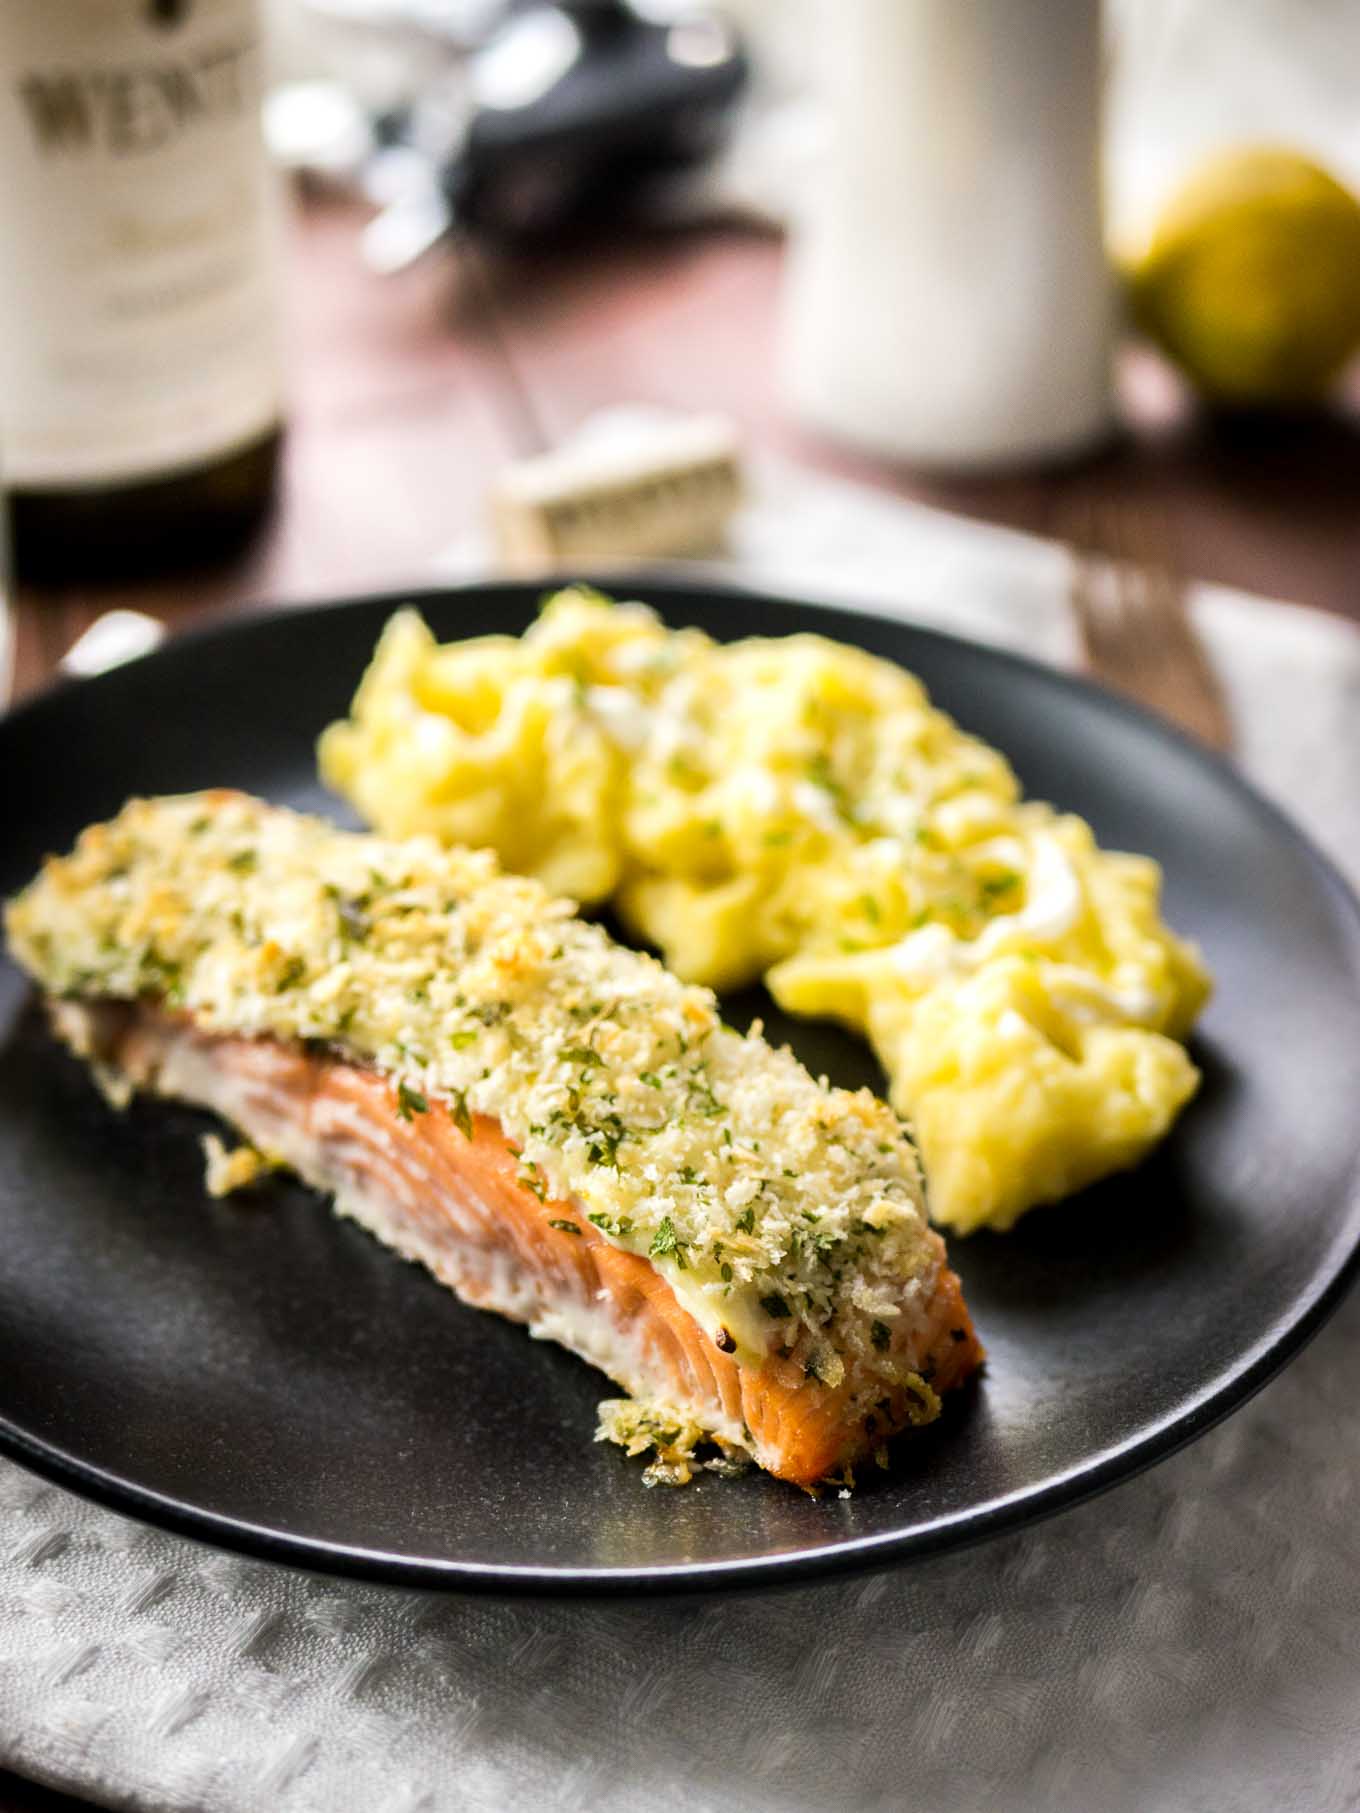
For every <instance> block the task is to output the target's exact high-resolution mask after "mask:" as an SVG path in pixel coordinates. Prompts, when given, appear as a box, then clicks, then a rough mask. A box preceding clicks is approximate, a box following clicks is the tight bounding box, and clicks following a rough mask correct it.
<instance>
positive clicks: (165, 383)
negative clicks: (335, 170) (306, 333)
mask: <svg viewBox="0 0 1360 1813" xmlns="http://www.w3.org/2000/svg"><path fill="white" fill-rule="evenodd" d="M261 39H262V21H261V14H260V4H259V0H38V3H37V4H34V0H0V480H3V483H4V486H5V489H6V491H7V493H8V495H9V501H10V510H11V521H12V532H13V539H14V559H15V565H16V569H17V571H18V573H19V576H20V577H21V578H31V579H35V580H39V581H43V580H47V581H57V582H59V581H62V580H67V579H74V578H88V577H98V576H104V575H106V576H109V577H115V576H117V577H130V576H133V575H135V574H137V573H144V572H151V571H155V570H164V569H166V568H168V567H171V566H176V565H192V564H196V563H198V562H200V561H205V560H210V559H213V558H217V557H219V556H221V555H224V554H226V553H227V552H229V551H231V550H232V549H233V548H234V547H236V546H238V545H240V544H241V543H242V542H243V541H244V539H245V538H246V536H247V535H248V534H249V532H250V531H251V530H252V529H253V528H254V527H255V526H257V524H258V523H259V522H260V520H261V519H262V517H263V516H264V514H265V512H266V511H267V509H268V506H269V504H270V502H271V500H272V496H273V492H274V487H275V478H276V471H277V466H278V454H279V445H280V438H281V420H282V417H281V407H280V380H281V362H280V349H279V344H278V283H277V278H278V218H277V192H276V188H275V184H274V182H273V180H272V172H271V170H270V167H269V164H268V161H267V158H266V154H265V148H264V140H263V133H262V127H261V119H260V102H261V85H262V76H263V70H262V59H263V47H262V42H261Z"/></svg>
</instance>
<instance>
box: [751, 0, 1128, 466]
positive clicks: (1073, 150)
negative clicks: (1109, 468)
mask: <svg viewBox="0 0 1360 1813" xmlns="http://www.w3.org/2000/svg"><path fill="white" fill-rule="evenodd" d="M820 22H821V28H822V31H823V33H824V59H823V62H824V77H825V96H826V102H827V106H828V111H829V116H830V119H829V124H830V132H831V138H830V142H829V144H828V147H827V150H826V153H825V155H824V158H823V160H822V163H821V165H820V166H819V169H818V181H817V183H816V186H815V190H814V193H813V194H812V195H811V196H810V197H809V206H808V211H807V216H806V219H805V220H804V221H803V222H802V223H801V225H800V226H799V227H798V228H797V230H796V231H795V235H794V240H793V245H792V248H791V252H790V265H789V272H788V278H787V294H786V308H785V319H784V324H783V326H784V335H783V349H782V354H783V383H784V389H785V393H786V395H787V397H788V399H789V401H790V403H791V405H792V407H793V409H794V411H795V412H796V413H797V414H798V415H799V416H800V417H801V418H802V419H803V420H804V421H806V422H807V423H808V424H810V425H811V426H814V427H817V428H821V429H824V430H826V431H827V432H829V433H831V434H833V435H835V436H837V437H840V438H842V439H844V440H847V441H850V442H854V443H857V444H859V445H861V446H863V447H866V448H869V449H871V450H873V451H875V452H878V453H883V454H887V455H889V456H891V457H896V458H901V459H905V460H910V461H915V462H920V463H922V464H927V465H932V466H939V467H950V468H964V469H966V468H977V467H988V466H1004V465H1009V464H1014V463H1019V462H1023V461H1034V460H1042V459H1049V458H1055V457H1059V456H1062V455H1065V454H1069V453H1073V452H1076V451H1078V450H1080V449H1081V448H1083V447H1085V446H1087V445H1089V444H1091V443H1093V442H1095V441H1097V440H1098V439H1100V438H1101V437H1102V436H1103V435H1104V434H1105V433H1106V432H1107V430H1108V427H1109V422H1110V407H1111V404H1110V374H1109V361H1110V343H1111V329H1112V319H1113V306H1112V290H1111V281H1110V275H1109V270H1108V266H1107V262H1106V258H1105V253H1104V248H1103V244H1102V238H1101V221H1100V169H1099V150H1100V147H1099V114H1100V106H1099V99H1100V6H1099V0H825V3H824V5H823V8H822V12H821V14H820Z"/></svg>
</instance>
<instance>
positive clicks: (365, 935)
mask: <svg viewBox="0 0 1360 1813" xmlns="http://www.w3.org/2000/svg"><path fill="white" fill-rule="evenodd" d="M6 922H7V930H8V934H9V939H10V943H11V946H12V948H13V949H14V951H15V953H16V955H17V956H18V957H19V959H20V961H21V962H23V963H24V964H25V965H26V967H27V968H28V969H29V970H30V972H31V973H32V974H33V975H34V977H35V978H36V979H37V981H38V982H39V984H40V985H41V986H42V987H43V988H44V990H45V991H46V993H47V995H48V997H49V1002H50V1009H51V1016H52V1020H53V1024H54V1027H55V1029H56V1031H57V1033H58V1035H59V1036H60V1037H61V1038H63V1039H64V1040H65V1041H66V1042H67V1043H68V1044H69V1045H70V1046H71V1047H72V1048H73V1049H74V1050H76V1051H77V1052H78V1053H80V1054H81V1055H82V1056H83V1057H85V1058H86V1059H87V1060H88V1061H89V1062H90V1063H91V1065H92V1066H93V1067H94V1070H95V1073H96V1075H97V1077H98V1078H99V1079H100V1081H101V1082H102V1083H103V1085H104V1087H105V1088H106V1090H108V1091H109V1092H110V1093H111V1094H113V1095H114V1096H115V1098H116V1099H120V1100H121V1099H125V1098H126V1096H127V1095H128V1094H130V1093H131V1092H132V1091H134V1090H140V1091H147V1092H152V1093H158V1094H161V1095H165V1096H171V1097H175V1098H177V1099H181V1100H184V1101H187V1102H191V1103H194V1104H196V1105H199V1106H202V1107H205V1108H208V1109H211V1110H212V1111H214V1112H215V1113H217V1114H218V1115H220V1116H221V1117H222V1119H223V1120H225V1121H226V1122H227V1123H229V1124H230V1125H231V1126H232V1127H234V1128H235V1129H236V1130H237V1131H238V1132H239V1133H240V1134H241V1135H243V1136H244V1138H245V1140H246V1141H247V1142H248V1143H249V1146H248V1151H247V1153H246V1154H245V1155H246V1156H247V1157H248V1156H249V1152H254V1153H258V1154H260V1155H262V1159H261V1162H267V1163H269V1164H271V1165H284V1166H287V1167H288V1168H290V1169H292V1170H293V1171H295V1172H296V1173H297V1174H298V1175H299V1176H300V1177H302V1178H303V1179H304V1180H305V1181H306V1182H307V1183H309V1184H310V1185H312V1186H314V1187H315V1188H316V1189H318V1190H320V1191H323V1192H325V1193H327V1194H329V1195H330V1196H332V1197H333V1198H334V1201H335V1205H336V1208H337V1210H338V1211H339V1212H340V1213H342V1214H344V1215H348V1216H351V1217H353V1218H354V1219H355V1220H357V1221H358V1222H360V1223H361V1224H362V1225H363V1226H364V1227H366V1228H367V1229H368V1230H369V1231H370V1232H371V1233H373V1234H374V1235H376V1236H377V1237H378V1238H379V1239H380V1240H382V1241H384V1242H385V1243H386V1244H387V1245H388V1246H390V1247H392V1248H393V1249H395V1250H396V1251H397V1252H398V1253H400V1254H402V1255H403V1256H405V1257H406V1258H408V1259H412V1260H417V1261H419V1262H420V1263H422V1264H424V1265H425V1266H427V1267H428V1268H429V1270H430V1271H431V1272H432V1273H433V1274H434V1275H435V1277H437V1278H438V1279H439V1280H440V1281H441V1282H442V1283H444V1284H446V1285H447V1286H449V1287H450V1288H451V1289H452V1290H454V1291H455V1292H456V1293H457V1294H458V1295H459V1296H460V1297H461V1298H462V1299H463V1300H464V1301H466V1302H468V1303H471V1304H474V1305H477V1306H479V1307H481V1308H485V1309H489V1310H494V1311H496V1312H498V1313H500V1314H501V1315H504V1316H508V1317H510V1318H512V1319H513V1320H515V1321H518V1322H521V1323H524V1324H525V1325H527V1326H528V1328H529V1329H530V1330H531V1332H532V1333H534V1334H535V1335H538V1336H541V1337H545V1338H549V1339H552V1340H555V1341H558V1342H560V1343H561V1344H562V1345H563V1346H565V1347H567V1348H569V1349H571V1350H572V1351H573V1352H575V1353H577V1354H579V1355H581V1356H582V1357H583V1358H584V1359H586V1360H588V1361H590V1362H591V1363H593V1364H594V1365H596V1366H598V1367H599V1368H600V1369H601V1370H602V1371H604V1372H605V1373H607V1374H608V1375H609V1376H610V1377H611V1378H613V1379H614V1380H616V1381H617V1382H618V1384H619V1385H620V1386H622V1388H623V1390H624V1391H625V1392H626V1393H627V1394H628V1397H627V1399H626V1400H623V1401H621V1402H615V1403H613V1404H610V1405H607V1406H604V1407H602V1411H603V1415H602V1430H603V1432H604V1433H607V1434H609V1435H611V1436H612V1437H613V1438H614V1439H616V1440H619V1441H622V1442H623V1443H624V1444H625V1445H627V1446H628V1447H629V1448H630V1451H642V1450H643V1449H650V1450H651V1451H652V1452H653V1453H654V1455H655V1456H656V1459H655V1460H654V1462H653V1469H652V1477H653V1478H665V1479H673V1480H679V1479H683V1478H685V1477H687V1476H688V1474H689V1472H690V1470H691V1468H692V1466H693V1465H694V1464H696V1462H695V1457H694V1449H695V1446H696V1445H697V1444H698V1443H700V1442H703V1441H711V1442H713V1443H716V1444H717V1446H718V1448H719V1450H720V1451H721V1452H722V1453H723V1454H725V1455H727V1456H729V1457H741V1458H745V1457H749V1458H751V1459H754V1460H755V1461H756V1462H757V1463H758V1464H759V1465H761V1466H762V1467H764V1468H766V1469H768V1470H769V1471H770V1472H771V1473H774V1474H776V1475H777V1476H778V1477H780V1478H782V1479H786V1480H789V1481H792V1482H793V1483H795V1484H798V1485H801V1486H806V1487H811V1486H815V1485H816V1484H817V1483H818V1482H820V1481H823V1480H826V1479H828V1478H833V1477H842V1478H843V1477H845V1476H846V1473H847V1470H848V1469H849V1468H852V1467H853V1465H854V1464H855V1463H856V1462H857V1461H858V1460H860V1459H861V1458H863V1457H864V1456H865V1455H867V1454H870V1453H873V1452H875V1451H878V1450H880V1449H881V1446H882V1444H883V1443H884V1442H885V1441H886V1440H887V1439H888V1438H889V1437H890V1436H891V1435H893V1434H894V1433H895V1432H896V1431H898V1430H900V1429H902V1428H904V1427H906V1426H908V1425H912V1424H919V1423H924V1422H928V1421H930V1420H932V1419H933V1418H934V1417H935V1416H936V1415H937V1414H938V1413H939V1409H940V1394H941V1393H943V1392H946V1391H948V1390H950V1389H952V1388H954V1387H956V1386H958V1385H960V1384H961V1383H962V1382H963V1381H964V1380H965V1379H966V1378H967V1377H968V1376H969V1375H970V1374H971V1373H972V1372H973V1371H975V1369H976V1368H977V1366H978V1365H979V1363H980V1361H981V1358H982V1351H981V1348H980V1346H979V1344H978V1341H977V1338H976V1336H975V1334H974V1331H973V1328H972V1324H971V1322H970V1320H969V1317H968V1313H967V1310H966V1308H965V1307H964V1304H963V1301H962V1297H961V1293H960V1289H959V1283H958V1279H957V1278H956V1277H955V1275H954V1273H953V1272H952V1271H950V1269H949V1268H948V1265H947V1263H946V1260H945V1253H944V1245H943V1242H942V1240H941V1239H940V1236H939V1235H938V1234H937V1233H936V1232H935V1231H934V1230H932V1229H931V1228H930V1227H929V1226H928V1225H927V1222H926V1219H925V1215H924V1209H923V1203H922V1198H921V1189H920V1181H919V1171H918V1168H917V1165H916V1160H915V1153H914V1151H913V1149H912V1147H911V1145H910V1142H909V1141H908V1140H907V1138H906V1137H905V1134H904V1132H903V1130H902V1128H901V1126H900V1124H899V1123H898V1122H897V1120H896V1118H895V1117H894V1116H893V1115H892V1114H891V1112H890V1111H889V1110H888V1109H887V1108H885V1107H884V1106H883V1104H882V1103H880V1102H878V1101H876V1100H875V1098H873V1097H872V1096H871V1095H869V1094H868V1092H867V1091H860V1092H857V1093H854V1094H851V1093H849V1092H846V1091H842V1090H835V1089H831V1088H829V1087H828V1086H827V1085H826V1084H825V1082H818V1081H816V1080H815V1079H813V1078H812V1077H810V1076H809V1075H808V1073H807V1072H806V1071H804V1070H803V1069H802V1067H801V1066H800V1065H798V1064H797V1062H796V1060H795V1059H794V1058H793V1057H792V1055H791V1054H790V1053H788V1052H787V1051H775V1050H773V1049H772V1048H771V1047H770V1046H769V1045H768V1044H766V1042H765V1041H764V1040H763V1038H761V1037H760V1035H759V1033H758V1031H756V1032H753V1033H752V1034H748V1035H745V1036H742V1035H739V1034H737V1033H735V1032H733V1031H731V1030H730V1029H728V1028H726V1027H724V1026H722V1024H721V1022H720V1020H719V1018H718V1016H717V1013H716V1010H715V1004H714V1002H713V999H712V997H711V996H710V995H709V994H708V993H707V991H705V990H701V989H694V988H689V987H686V986H684V985H682V984H681V983H679V982H678V981H677V980H676V979H675V978H674V977H672V976H670V975H669V974H668V973H667V972H666V971H665V970H664V969H662V967H661V966H660V965H659V964H658V963H656V962H655V961H654V960H653V959H651V958H648V957H645V956H642V955H639V954H638V953H635V952H631V951H627V950H624V949H622V948H621V947H620V946H618V945H616V944H614V943H613V942H612V941H611V940H610V939H609V938H608V937H607V935H606V934H605V933H604V932H603V931H602V930H601V929H600V928H599V927H596V926H592V925H587V924H585V923H584V922H582V921H581V920H579V919H578V918H577V917H575V915H574V912H573V910H572V909H571V907H570V905H569V904H568V903H564V902H560V901H555V900H553V899H552V898H551V897H550V896H549V895H548V894H547V893H546V892H545V891H544V890H543V889H542V888H541V887H540V886H539V885H538V884H537V883H534V882H530V881H525V880H523V879H522V878H518V877H509V876H504V875H501V874H500V873H499V872H498V870H497V868H496V866H495V863H494V860H493V859H491V858H490V857H488V856H487V855H486V854H485V853H480V852H466V851H456V850H455V851H444V850H440V849H439V848H437V847H436V846H435V845H434V844H433V843H430V842H425V841H423V840H417V841H414V842H409V843H397V842H391V841H388V840H383V839H378V838H375V837H371V836H367V835H360V834H355V833H348V832H340V831H336V830H334V829H333V828H331V827H330V826H328V825H326V824H324V823H323V822H322V821H320V820H315V819H309V818H304V817H302V816H301V815H297V814H293V813H288V812H284V811H281V810H279V809H276V808H271V807H268V806H264V805H262V804H261V803H259V802H257V801H254V800H250V799H248V798H245V797H244V796H240V795H235V794H227V793H213V794H205V795H195V796H186V797H183V798H177V799H168V800H148V801H134V802H132V803H131V804H130V805H129V806H128V807H126V808H125V809H124V811H123V813H121V814H120V815H119V817H118V818H117V819H115V820H113V821H111V822H110V823H109V824H107V825H100V826H94V827H92V828H91V829H90V830H89V831H87V832H86V833H85V834H84V835H83V836H82V838H81V840H80V842H79V843H78V845H77V847H76V849H75V851H74V852H73V853H72V854H71V855H70V856H69V857H66V858H61V859H53V860H51V861H49V862H48V863H47V864H46V865H45V867H44V870H43V872H42V873H41V875H40V876H39V877H38V878H37V880H35V881H34V882H33V883H32V884H31V885H30V887H29V888H28V889H27V890H25V892H24V893H23V894H22V895H20V896H19V897H18V899H17V900H16V901H14V902H12V903H11V905H10V907H9V908H8V910H7V914H6ZM251 1169H252V1165H251V1164H250V1163H247V1164H246V1165H245V1167H244V1169H243V1170H242V1172H241V1174H242V1175H248V1174H249V1172H250V1170H251Z"/></svg>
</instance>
